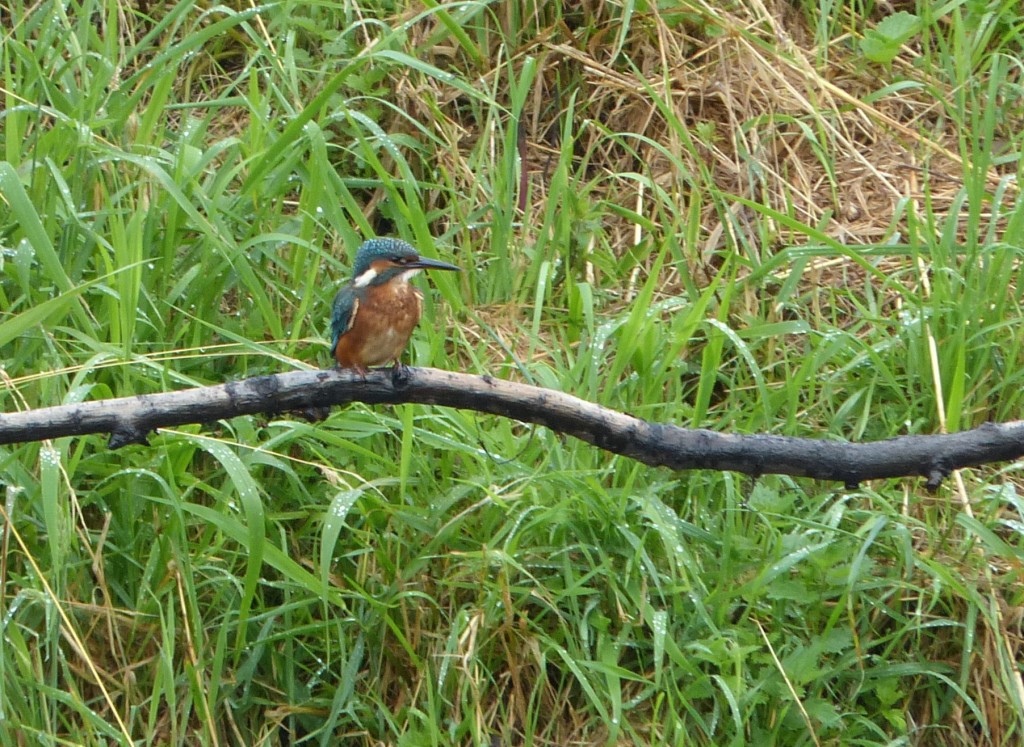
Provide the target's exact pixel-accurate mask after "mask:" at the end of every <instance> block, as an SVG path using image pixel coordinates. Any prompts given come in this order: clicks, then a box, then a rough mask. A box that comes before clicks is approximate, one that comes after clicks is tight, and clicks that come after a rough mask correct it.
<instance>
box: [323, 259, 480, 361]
mask: <svg viewBox="0 0 1024 747" xmlns="http://www.w3.org/2000/svg"><path fill="white" fill-rule="evenodd" d="M427 269H429V270H451V271H454V272H461V271H462V268H461V267H456V266H455V265H450V264H448V263H447V262H439V261H438V260H436V259H427V258H426V257H421V256H420V255H419V253H418V252H417V251H416V250H415V249H414V248H413V247H412V246H411V245H410V244H408V243H407V242H405V241H402V240H401V239H369V240H368V241H364V242H363V244H362V246H360V247H359V250H358V251H357V252H356V259H355V263H354V266H353V268H352V280H350V281H349V282H348V283H347V284H345V285H344V286H342V288H341V290H339V291H338V295H336V296H335V297H334V303H333V304H332V307H331V334H332V336H333V338H334V339H333V342H332V343H331V355H332V356H334V359H335V360H336V361H337V362H338V365H339V366H341V367H342V368H352V369H355V370H356V371H357V372H358V373H359V374H360V375H361V376H364V377H365V376H366V373H367V371H368V370H369V368H370V366H380V365H383V364H385V363H389V362H391V361H394V364H395V371H396V372H397V371H400V370H401V368H402V363H401V360H400V358H401V355H402V351H403V350H405V346H406V345H407V344H408V343H409V338H410V337H411V336H412V330H413V328H414V327H415V326H416V323H417V322H419V320H420V313H421V312H422V310H423V293H422V292H421V291H420V290H419V288H416V287H414V286H412V285H410V284H409V280H410V279H412V278H413V276H415V275H416V274H417V273H419V272H420V271H421V270H427Z"/></svg>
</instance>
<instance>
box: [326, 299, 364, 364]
mask: <svg viewBox="0 0 1024 747" xmlns="http://www.w3.org/2000/svg"><path fill="white" fill-rule="evenodd" d="M358 310H359V298H358V297H357V296H356V292H355V290H354V289H352V288H347V287H346V288H342V289H341V290H340V291H338V295H336V296H335V297H334V303H333V304H332V305H331V337H332V340H331V355H334V349H335V348H336V347H338V339H339V338H340V337H341V336H342V335H343V334H345V333H346V332H348V331H349V330H350V329H352V325H353V324H354V323H355V321H356V312H357V311H358Z"/></svg>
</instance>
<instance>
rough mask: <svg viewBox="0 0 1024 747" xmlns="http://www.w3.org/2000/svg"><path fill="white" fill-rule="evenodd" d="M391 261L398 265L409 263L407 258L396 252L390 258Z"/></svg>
mask: <svg viewBox="0 0 1024 747" xmlns="http://www.w3.org/2000/svg"><path fill="white" fill-rule="evenodd" d="M391 261H392V262H394V263H395V264H398V265H407V264H409V258H408V257H405V256H403V255H401V254H396V255H395V256H394V257H392V258H391Z"/></svg>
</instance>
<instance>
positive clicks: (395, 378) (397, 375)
mask: <svg viewBox="0 0 1024 747" xmlns="http://www.w3.org/2000/svg"><path fill="white" fill-rule="evenodd" d="M409 375H410V374H409V367H408V366H406V365H405V364H403V363H402V361H399V360H396V361H395V365H394V367H393V368H392V369H391V385H392V386H393V387H395V388H396V389H400V388H402V387H404V386H405V385H406V384H408V383H409Z"/></svg>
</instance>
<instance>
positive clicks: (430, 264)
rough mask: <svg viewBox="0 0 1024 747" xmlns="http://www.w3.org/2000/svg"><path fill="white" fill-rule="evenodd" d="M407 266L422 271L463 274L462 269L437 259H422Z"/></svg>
mask: <svg viewBox="0 0 1024 747" xmlns="http://www.w3.org/2000/svg"><path fill="white" fill-rule="evenodd" d="M405 266H406V267H409V268H416V269H420V270H452V271H453V272H462V268H461V267H456V266H455V265H450V264H448V263H447V262H441V261H440V260H437V259H427V258H426V257H420V258H419V259H417V260H416V261H414V262H410V263H409V264H407V265H405Z"/></svg>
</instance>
